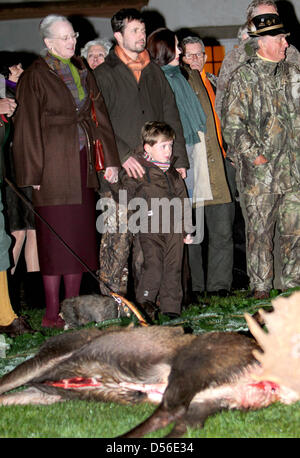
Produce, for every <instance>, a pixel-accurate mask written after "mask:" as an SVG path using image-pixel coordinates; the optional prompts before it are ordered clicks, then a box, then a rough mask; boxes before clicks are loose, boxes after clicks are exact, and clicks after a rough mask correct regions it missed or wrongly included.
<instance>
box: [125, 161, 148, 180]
mask: <svg viewBox="0 0 300 458" xmlns="http://www.w3.org/2000/svg"><path fill="white" fill-rule="evenodd" d="M123 167H124V169H125V170H126V173H127V175H128V176H129V177H131V178H132V177H133V178H138V177H140V178H142V177H143V175H144V174H145V170H144V167H143V166H142V165H141V164H140V163H139V161H137V160H136V159H135V158H134V157H132V156H130V157H129V158H128V159H127V161H125V162H124V164H123Z"/></svg>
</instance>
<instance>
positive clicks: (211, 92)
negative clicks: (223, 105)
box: [201, 70, 226, 157]
mask: <svg viewBox="0 0 300 458" xmlns="http://www.w3.org/2000/svg"><path fill="white" fill-rule="evenodd" d="M201 78H202V81H203V83H204V86H205V87H206V90H207V93H208V96H209V98H210V101H211V106H212V109H213V115H214V118H215V124H216V129H217V136H218V140H219V145H220V147H221V150H222V153H223V156H224V157H226V152H225V150H224V148H223V140H222V133H221V123H220V119H219V116H218V115H217V113H216V110H215V99H216V96H215V93H214V90H213V88H212V86H211V84H210V81H209V79H208V78H207V76H206V73H205V71H204V70H202V72H201Z"/></svg>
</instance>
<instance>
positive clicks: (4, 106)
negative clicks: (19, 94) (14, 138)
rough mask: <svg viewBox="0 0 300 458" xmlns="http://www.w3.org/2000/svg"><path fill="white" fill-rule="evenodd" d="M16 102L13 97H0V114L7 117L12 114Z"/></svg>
mask: <svg viewBox="0 0 300 458" xmlns="http://www.w3.org/2000/svg"><path fill="white" fill-rule="evenodd" d="M16 108H17V104H16V102H15V100H14V99H10V98H8V97H6V98H5V99H0V114H5V115H7V116H8V117H9V118H10V117H11V116H12V115H13V114H14V111H15V109H16Z"/></svg>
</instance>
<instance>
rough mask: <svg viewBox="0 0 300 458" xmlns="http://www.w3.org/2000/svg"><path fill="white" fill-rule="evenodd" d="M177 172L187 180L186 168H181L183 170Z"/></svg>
mask: <svg viewBox="0 0 300 458" xmlns="http://www.w3.org/2000/svg"><path fill="white" fill-rule="evenodd" d="M176 170H177V172H178V173H179V174H180V175H181V177H182V178H183V180H184V179H185V178H186V169H184V168H181V169H176Z"/></svg>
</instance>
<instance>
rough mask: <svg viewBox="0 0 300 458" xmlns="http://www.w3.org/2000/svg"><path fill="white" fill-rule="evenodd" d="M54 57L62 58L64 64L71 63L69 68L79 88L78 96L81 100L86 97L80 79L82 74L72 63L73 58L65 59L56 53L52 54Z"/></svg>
mask: <svg viewBox="0 0 300 458" xmlns="http://www.w3.org/2000/svg"><path fill="white" fill-rule="evenodd" d="M52 55H53V56H54V57H56V58H57V59H58V60H60V61H61V62H62V63H63V64H67V65H69V68H70V70H71V73H72V76H73V79H74V83H75V84H76V87H77V90H78V97H79V100H80V101H81V100H82V99H84V97H85V93H84V89H83V87H82V84H81V81H80V75H79V72H78V69H77V68H76V67H75V65H74V64H72V62H71V59H63V58H62V57H59V56H56V55H55V54H52Z"/></svg>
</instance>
